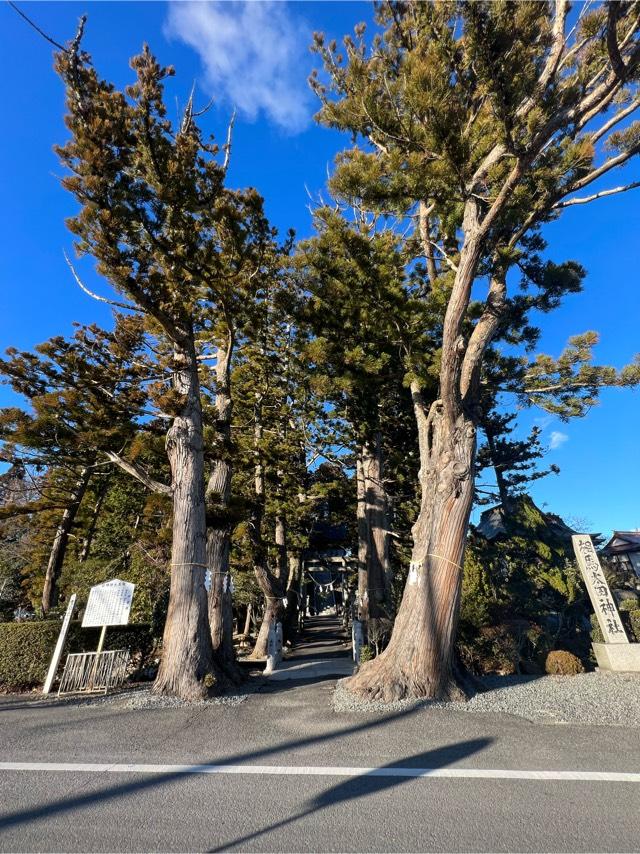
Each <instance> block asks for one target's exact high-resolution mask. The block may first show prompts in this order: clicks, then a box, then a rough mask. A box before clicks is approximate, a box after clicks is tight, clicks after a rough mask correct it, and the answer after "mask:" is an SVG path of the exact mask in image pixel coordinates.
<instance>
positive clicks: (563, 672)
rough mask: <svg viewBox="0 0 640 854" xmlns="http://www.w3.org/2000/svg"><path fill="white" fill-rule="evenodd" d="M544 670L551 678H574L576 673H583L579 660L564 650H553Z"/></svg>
mask: <svg viewBox="0 0 640 854" xmlns="http://www.w3.org/2000/svg"><path fill="white" fill-rule="evenodd" d="M544 669H545V671H546V672H547V673H549V674H550V675H552V676H576V675H577V674H578V673H584V667H583V666H582V662H581V661H580V659H579V658H578V657H577V656H575V655H573V653H571V652H567V651H566V650H565V649H555V650H553V652H550V653H549V655H548V656H547V660H546V661H545V665H544Z"/></svg>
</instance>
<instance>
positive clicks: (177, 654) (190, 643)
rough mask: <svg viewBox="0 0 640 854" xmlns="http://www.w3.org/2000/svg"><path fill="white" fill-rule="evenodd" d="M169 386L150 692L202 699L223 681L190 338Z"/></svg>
mask: <svg viewBox="0 0 640 854" xmlns="http://www.w3.org/2000/svg"><path fill="white" fill-rule="evenodd" d="M173 388H174V389H175V391H177V392H178V393H179V394H180V395H181V396H182V405H181V411H180V413H179V415H177V416H176V417H175V418H174V421H173V424H172V426H171V428H170V429H169V431H168V433H167V439H166V449H167V456H168V458H169V463H170V466H171V475H172V478H171V479H172V490H173V541H172V548H171V587H170V591H169V609H168V613H167V621H166V624H165V630H164V639H163V654H162V660H161V662H160V669H159V670H158V675H157V677H156V681H155V683H154V686H153V691H154V693H156V694H170V695H175V696H178V697H181V698H182V699H184V700H193V699H198V698H202V697H205V696H207V694H208V693H209V692H210V691H211V689H213V688H214V686H217V687H218V688H219V687H220V686H221V685H222V684H223V682H224V680H223V678H222V674H221V672H220V670H219V668H218V667H217V666H216V665H215V662H214V659H213V648H212V645H211V634H210V629H209V619H208V609H207V591H206V589H205V586H204V580H205V568H206V563H205V561H206V514H205V496H204V449H203V439H202V409H201V405H200V383H199V380H198V365H197V360H196V352H195V346H194V343H193V336H192V335H191V336H190V337H189V340H188V342H187V343H186V344H185V345H184V346H182V347H178V346H174V368H173Z"/></svg>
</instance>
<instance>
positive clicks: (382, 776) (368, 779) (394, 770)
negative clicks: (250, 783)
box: [209, 738, 493, 854]
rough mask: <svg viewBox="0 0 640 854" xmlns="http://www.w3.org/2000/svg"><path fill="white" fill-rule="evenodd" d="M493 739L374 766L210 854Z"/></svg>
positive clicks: (449, 761) (423, 772) (422, 772)
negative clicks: (294, 810) (279, 818)
mask: <svg viewBox="0 0 640 854" xmlns="http://www.w3.org/2000/svg"><path fill="white" fill-rule="evenodd" d="M492 741H493V739H491V738H475V739H470V740H469V741H461V742H458V743H456V744H450V745H446V746H445V747H438V748H436V749H434V750H427V751H426V752H425V753H418V754H415V755H414V756H409V757H406V758H405V759H401V760H397V761H395V762H391V763H389V764H388V765H383V766H381V767H379V768H372V769H370V770H368V771H367V772H366V773H364V774H360V775H358V776H354V777H349V778H348V779H347V780H345V781H344V782H343V783H338V784H337V785H335V786H331V788H329V789H327V790H326V791H324V792H322V793H321V794H320V795H318V796H317V797H315V798H313V799H312V800H310V801H309V802H308V804H307V807H306V809H304V810H302V811H301V812H299V813H297V814H296V815H293V816H289V817H288V818H285V819H283V820H282V821H279V822H276V823H275V824H270V825H268V826H267V827H264V828H262V829H260V830H256V831H254V832H253V833H249V834H246V835H245V836H241V837H238V838H237V839H233V840H229V841H228V842H224V843H222V844H220V845H219V846H218V847H216V848H210V849H209V852H210V854H214V852H219V851H228V850H229V849H231V848H235V847H237V846H240V845H246V843H248V842H252V841H253V840H255V839H258V838H259V837H260V836H264V834H266V833H269V832H271V831H274V830H279V829H281V828H283V827H286V826H287V825H291V824H293V823H294V822H297V821H300V820H301V819H304V818H306V817H307V816H309V815H312V814H313V813H315V812H319V811H320V810H323V809H325V808H327V807H332V806H335V805H336V804H340V803H345V802H346V801H351V800H354V799H355V798H366V797H368V796H369V795H375V794H377V793H379V792H385V791H387V790H389V789H392V788H395V787H396V786H400V785H402V783H406V782H407V781H409V780H415V779H416V778H417V777H428V776H429V772H432V771H435V770H437V769H438V768H446V767H447V766H449V765H453V764H454V763H456V762H458V761H460V760H462V759H466V758H467V757H469V756H472V755H473V754H475V753H479V752H480V751H481V750H484V749H485V748H486V747H488V746H489V745H490V744H491V743H492Z"/></svg>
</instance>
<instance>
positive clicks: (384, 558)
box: [362, 431, 392, 620]
mask: <svg viewBox="0 0 640 854" xmlns="http://www.w3.org/2000/svg"><path fill="white" fill-rule="evenodd" d="M362 470H363V479H364V505H365V523H366V537H367V549H366V573H367V589H368V604H369V615H368V616H369V620H377V619H380V618H381V617H384V618H387V619H389V618H390V617H391V613H392V605H391V565H390V562H389V518H388V516H389V514H388V497H387V492H386V489H385V486H384V469H383V451H382V437H381V435H380V432H379V431H378V432H377V433H376V435H375V437H374V439H373V441H372V442H366V443H365V444H364V445H363V447H362Z"/></svg>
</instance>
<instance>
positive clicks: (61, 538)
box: [42, 467, 91, 616]
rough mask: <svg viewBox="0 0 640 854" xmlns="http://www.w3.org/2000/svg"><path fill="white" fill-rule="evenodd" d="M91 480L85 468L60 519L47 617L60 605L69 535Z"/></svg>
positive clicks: (46, 592)
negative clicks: (55, 606)
mask: <svg viewBox="0 0 640 854" xmlns="http://www.w3.org/2000/svg"><path fill="white" fill-rule="evenodd" d="M90 478H91V469H90V468H89V467H87V468H83V469H82V471H81V472H80V476H79V477H78V480H77V481H76V483H75V486H74V488H73V491H72V493H71V498H70V501H69V504H68V505H67V507H66V508H65V510H64V512H63V514H62V518H61V519H60V524H59V525H58V527H57V528H56V533H55V536H54V538H53V544H52V546H51V551H50V553H49V560H48V562H47V570H46V573H45V577H44V588H43V591H42V613H43V615H45V616H46V614H47V613H48V612H49V611H50V610H51V608H53V607H54V605H57V603H58V579H59V578H60V573H61V571H62V564H63V563H64V556H65V554H66V551H67V544H68V542H69V534H70V533H71V528H72V527H73V523H74V522H75V519H76V516H77V515H78V510H79V508H80V504H81V502H82V499H83V497H84V494H85V492H86V489H87V485H88V483H89V480H90Z"/></svg>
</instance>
